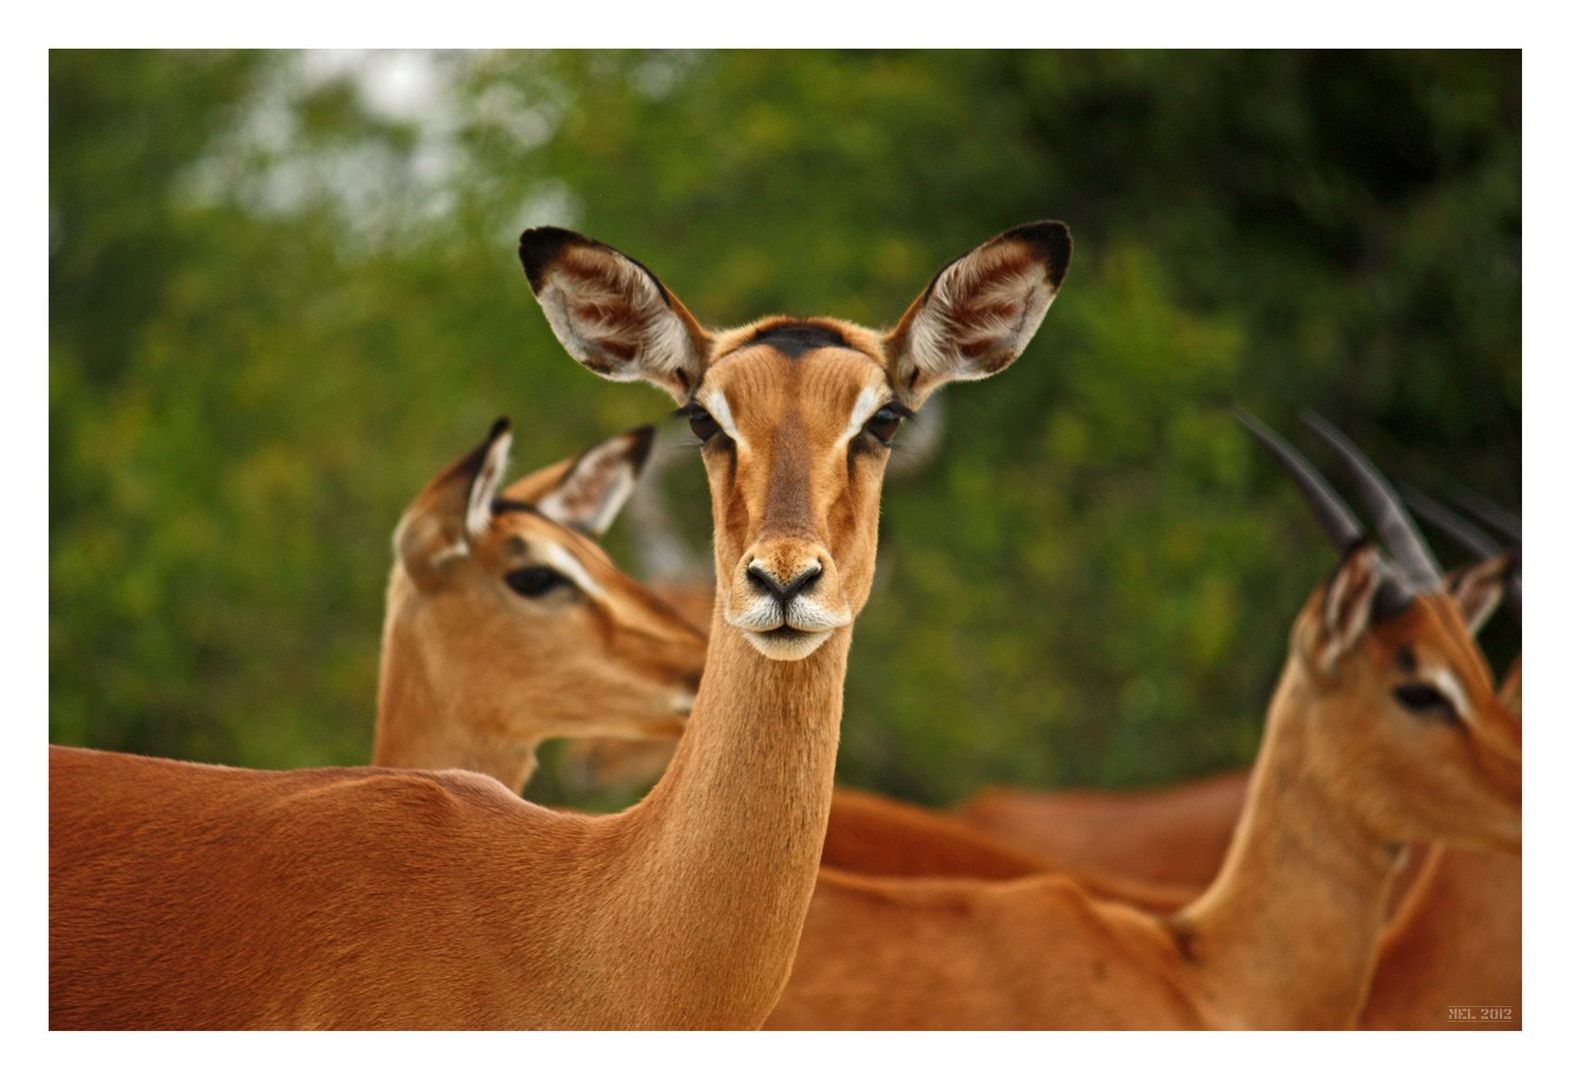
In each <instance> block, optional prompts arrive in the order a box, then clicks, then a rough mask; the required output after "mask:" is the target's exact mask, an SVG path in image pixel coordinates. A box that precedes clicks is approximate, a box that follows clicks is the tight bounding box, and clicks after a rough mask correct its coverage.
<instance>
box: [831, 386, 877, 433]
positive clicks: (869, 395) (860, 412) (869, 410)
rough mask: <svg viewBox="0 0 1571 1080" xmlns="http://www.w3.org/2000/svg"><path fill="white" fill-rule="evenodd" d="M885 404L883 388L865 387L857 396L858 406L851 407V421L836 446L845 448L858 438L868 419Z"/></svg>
mask: <svg viewBox="0 0 1571 1080" xmlns="http://www.w3.org/2000/svg"><path fill="white" fill-rule="evenodd" d="M883 404H884V388H883V387H882V386H864V387H862V392H861V393H860V394H858V395H857V396H856V404H855V405H853V406H851V420H850V422H849V423H847V424H846V429H845V431H844V432H843V433H842V434H841V436H840V441H839V442H838V443H837V444H836V445H838V446H844V445H845V444H846V443H848V442H850V441H851V440H852V439H854V438H856V435H857V432H859V431H861V430H862V426H863V425H864V424H866V423H867V421H868V419H869V418H871V417H872V415H873V414H874V413H875V412H877V411H878V410H879V408H880V407H881V406H882V405H883Z"/></svg>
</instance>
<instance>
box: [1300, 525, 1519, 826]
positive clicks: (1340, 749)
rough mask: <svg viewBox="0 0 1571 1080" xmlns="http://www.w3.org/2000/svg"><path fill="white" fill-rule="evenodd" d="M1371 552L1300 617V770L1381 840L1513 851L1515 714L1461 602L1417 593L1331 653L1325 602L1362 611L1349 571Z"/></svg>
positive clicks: (1355, 575)
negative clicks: (1339, 600)
mask: <svg viewBox="0 0 1571 1080" xmlns="http://www.w3.org/2000/svg"><path fill="white" fill-rule="evenodd" d="M1372 555H1373V553H1372V551H1370V550H1369V549H1364V551H1363V552H1361V553H1356V554H1355V555H1354V556H1353V557H1352V558H1351V559H1350V560H1349V562H1348V563H1347V564H1345V565H1344V567H1343V568H1342V569H1341V570H1339V572H1338V574H1337V575H1336V577H1334V578H1333V579H1332V581H1331V583H1330V584H1328V585H1327V586H1325V587H1324V588H1323V589H1322V590H1320V591H1319V592H1317V593H1316V595H1315V596H1314V597H1313V598H1312V599H1311V601H1310V603H1309V605H1308V606H1307V607H1306V608H1305V610H1304V612H1303V614H1302V615H1300V617H1299V621H1298V624H1297V627H1296V630H1295V640H1296V642H1297V648H1296V649H1295V652H1296V653H1297V655H1298V657H1299V658H1300V659H1301V660H1302V662H1303V663H1304V665H1305V669H1306V671H1307V673H1308V675H1309V678H1310V680H1311V682H1312V684H1313V685H1314V687H1315V689H1314V691H1313V692H1312V694H1311V698H1310V704H1309V708H1308V710H1307V713H1308V715H1307V717H1306V719H1307V723H1306V724H1305V725H1304V737H1303V745H1302V747H1301V750H1302V753H1303V755H1304V760H1305V766H1306V768H1307V769H1309V770H1311V771H1312V772H1314V773H1316V774H1317V775H1319V776H1320V777H1321V778H1322V779H1324V780H1325V782H1326V783H1328V784H1336V785H1339V787H1340V789H1341V793H1342V797H1343V798H1344V799H1345V800H1346V805H1349V806H1351V807H1353V809H1354V813H1355V814H1356V816H1357V817H1358V819H1359V820H1360V823H1361V824H1362V825H1363V826H1364V827H1365V828H1367V829H1368V830H1370V831H1371V832H1372V833H1373V834H1374V835H1377V836H1379V837H1382V838H1384V839H1387V840H1391V841H1406V840H1425V841H1431V842H1437V843H1446V844H1455V845H1461V846H1471V847H1486V848H1496V849H1506V850H1520V847H1521V842H1522V729H1521V721H1520V716H1519V714H1515V713H1512V712H1511V711H1510V710H1509V709H1508V708H1507V707H1506V705H1505V704H1503V703H1502V701H1501V700H1500V698H1499V697H1498V696H1497V695H1496V693H1495V687H1494V682H1493V680H1492V678H1491V677H1490V674H1489V670H1488V668H1487V667H1486V666H1485V664H1484V660H1483V657H1482V656H1481V654H1480V653H1479V650H1478V648H1477V646H1476V645H1475V644H1474V642H1473V639H1472V635H1471V632H1470V629H1469V626H1468V620H1467V619H1466V618H1465V617H1464V612H1463V611H1462V609H1461V608H1460V607H1459V605H1458V603H1457V602H1456V600H1454V599H1453V598H1452V597H1450V596H1448V595H1445V594H1437V595H1420V596H1415V597H1413V598H1412V600H1411V602H1410V603H1409V604H1408V606H1407V607H1406V608H1405V610H1402V611H1401V612H1399V613H1396V614H1390V615H1387V616H1385V617H1370V616H1365V626H1364V628H1363V629H1362V630H1361V631H1359V632H1358V634H1357V637H1356V640H1354V641H1352V642H1344V643H1342V644H1341V645H1337V646H1331V647H1330V648H1329V649H1328V641H1327V637H1328V628H1327V623H1326V621H1325V618H1324V615H1325V612H1326V611H1327V610H1328V606H1327V601H1328V600H1332V607H1333V608H1335V607H1336V602H1335V600H1334V599H1333V598H1332V595H1331V594H1332V592H1333V590H1338V589H1341V590H1342V591H1343V593H1344V594H1347V593H1348V592H1349V591H1351V592H1352V593H1354V594H1355V595H1353V596H1352V597H1351V600H1352V602H1354V603H1358V602H1360V601H1359V599H1358V597H1357V595H1356V593H1357V591H1358V590H1359V588H1360V586H1359V585H1358V578H1359V575H1360V574H1362V573H1363V572H1364V568H1363V567H1360V566H1358V565H1356V564H1357V563H1358V562H1360V561H1368V560H1370V558H1371V557H1372ZM1497 586H1498V587H1497V590H1496V593H1495V597H1494V598H1495V599H1498V596H1499V591H1501V590H1503V587H1504V585H1503V581H1501V582H1497ZM1376 587H1378V586H1376ZM1355 618H1356V617H1355ZM1344 629H1345V628H1344ZM1329 633H1331V634H1337V633H1339V631H1329Z"/></svg>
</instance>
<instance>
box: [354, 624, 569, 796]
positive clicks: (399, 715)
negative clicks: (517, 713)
mask: <svg viewBox="0 0 1571 1080" xmlns="http://www.w3.org/2000/svg"><path fill="white" fill-rule="evenodd" d="M420 641H421V635H420V633H419V632H418V631H417V630H414V629H410V628H407V627H403V626H402V625H401V624H398V623H395V622H394V621H393V620H392V619H391V618H389V619H388V621H387V625H386V626H385V627H384V629H383V633H382V667H381V677H380V680H379V682H378V685H377V698H376V737H375V741H374V743H373V746H372V752H371V763H372V764H373V765H382V766H387V767H389V768H406V769H469V770H471V771H473V772H478V773H485V774H486V775H487V776H493V777H495V778H496V779H498V780H500V781H501V782H502V783H504V784H506V785H508V786H509V787H510V788H512V790H514V791H522V790H523V788H524V785H525V784H527V783H528V782H529V778H530V777H531V776H532V775H534V771H535V766H536V764H537V762H536V760H535V749H536V747H538V746H539V745H540V740H538V739H536V740H528V739H523V740H521V739H519V738H517V737H516V736H514V735H511V734H508V733H509V732H511V731H512V727H511V726H510V724H509V720H511V719H514V718H513V717H512V716H511V715H510V714H509V713H508V712H507V709H508V704H507V703H504V702H503V701H502V700H501V699H500V698H498V699H497V700H494V701H491V700H487V698H486V696H485V695H483V694H475V693H470V692H468V691H466V689H465V688H464V687H452V688H448V689H443V688H441V687H440V686H439V684H438V683H437V681H436V672H435V670H434V668H435V667H436V665H434V664H433V663H432V660H431V658H430V657H428V656H427V655H426V654H425V652H424V650H423V649H422V648H421V647H420ZM488 733H489V734H488Z"/></svg>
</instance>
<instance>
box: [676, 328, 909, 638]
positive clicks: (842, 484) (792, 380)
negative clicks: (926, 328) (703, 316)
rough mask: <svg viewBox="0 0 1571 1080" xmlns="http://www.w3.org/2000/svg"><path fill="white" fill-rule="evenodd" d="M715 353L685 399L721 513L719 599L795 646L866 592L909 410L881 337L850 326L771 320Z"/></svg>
mask: <svg viewBox="0 0 1571 1080" xmlns="http://www.w3.org/2000/svg"><path fill="white" fill-rule="evenodd" d="M853 343H854V344H853ZM858 346H860V347H858ZM716 352H717V354H718V355H717V356H716V358H715V360H714V361H713V362H712V363H711V364H710V365H709V367H708V368H707V369H706V370H705V372H704V377H703V381H702V382H701V383H699V385H698V387H697V388H696V389H695V390H694V392H693V394H692V395H691V402H690V404H689V405H687V406H686V407H685V409H684V410H683V411H684V413H685V414H686V415H687V417H688V422H689V423H690V425H691V426H692V428H693V433H694V435H695V437H697V438H698V439H699V440H700V442H701V444H702V447H703V455H704V464H705V468H706V470H707V472H708V474H709V486H710V496H711V499H712V501H713V505H714V507H715V515H716V520H717V521H719V522H724V527H723V528H719V529H717V530H716V533H715V565H716V580H717V581H718V582H720V583H721V585H720V588H719V597H718V602H719V604H720V611H721V614H722V616H723V617H724V619H725V621H726V622H727V623H728V624H729V625H731V626H733V627H735V628H736V629H738V630H739V631H741V632H742V634H743V635H744V636H745V637H746V638H747V640H748V641H749V642H751V643H752V644H753V646H754V647H755V648H757V649H758V651H759V652H761V653H763V654H764V655H765V656H768V657H770V658H772V659H777V660H795V659H800V658H802V657H804V656H807V655H808V654H810V653H812V652H813V651H814V650H815V649H817V648H818V647H819V646H820V645H822V644H823V643H824V642H825V641H826V640H828V638H829V635H830V634H832V633H833V632H834V631H835V630H837V629H839V628H841V627H844V626H849V625H850V624H851V621H852V619H853V618H854V616H855V614H856V613H857V612H858V611H860V610H861V608H862V605H863V604H864V603H865V602H866V600H867V596H868V592H869V591H870V590H871V588H872V583H873V563H874V556H875V554H876V548H877V529H878V498H879V492H880V491H881V489H882V486H883V476H884V466H885V463H886V462H887V461H888V459H889V446H890V443H891V442H892V441H893V439H894V438H895V434H896V432H897V431H898V429H899V427H900V424H901V421H902V420H903V419H904V418H905V417H906V416H908V415H909V414H910V410H909V409H908V408H907V407H906V406H904V405H902V404H901V403H900V401H899V400H898V398H897V396H896V393H895V389H894V386H893V385H892V384H891V383H890V380H889V376H888V373H887V367H886V366H885V364H884V363H883V362H882V361H881V357H880V353H881V344H880V342H879V341H878V339H877V338H876V337H874V336H873V335H871V334H869V333H867V332H866V331H863V330H860V329H859V328H856V327H853V326H850V325H845V324H840V325H835V324H831V323H828V322H827V321H818V322H815V323H800V322H793V321H788V320H777V321H771V322H766V323H763V324H760V325H759V326H757V327H756V328H749V329H748V330H747V331H745V332H742V333H740V334H737V335H731V336H728V338H727V340H725V341H724V342H723V343H722V344H721V346H720V348H718V349H717V350H716Z"/></svg>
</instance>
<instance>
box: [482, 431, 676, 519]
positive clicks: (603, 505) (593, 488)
mask: <svg viewBox="0 0 1571 1080" xmlns="http://www.w3.org/2000/svg"><path fill="white" fill-rule="evenodd" d="M654 441H655V429H654V428H653V427H641V428H635V429H634V430H632V431H629V432H626V433H625V434H622V435H618V436H617V437H616V438H614V439H607V440H606V441H605V442H603V443H600V444H599V445H598V446H592V447H590V448H589V449H588V450H585V451H584V452H583V453H582V454H579V455H578V456H577V457H576V458H571V459H569V460H567V461H559V462H557V463H556V464H555V465H547V466H546V467H545V468H543V469H537V470H536V471H535V472H532V473H530V474H529V475H528V476H525V477H522V478H521V479H519V480H515V481H514V482H513V483H511V484H509V485H508V487H507V490H506V491H504V492H502V498H503V499H504V500H507V501H510V502H520V503H528V504H529V505H531V506H533V507H534V508H535V509H536V510H538V511H540V513H542V514H544V515H545V516H546V517H548V518H550V519H551V520H552V521H555V522H557V523H558V524H561V525H566V526H567V527H568V528H570V529H577V530H578V531H579V532H582V533H587V534H588V535H590V536H594V537H599V536H600V535H601V534H603V533H604V532H605V531H606V530H607V529H609V528H610V527H611V523H612V522H613V521H615V520H616V515H617V514H619V513H621V511H622V507H623V506H625V505H626V504H627V500H628V498H629V496H631V495H632V494H633V489H634V488H635V487H637V486H638V476H639V474H640V473H641V472H643V469H644V463H645V462H647V461H648V460H649V450H650V448H651V447H652V446H653V445H654Z"/></svg>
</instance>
